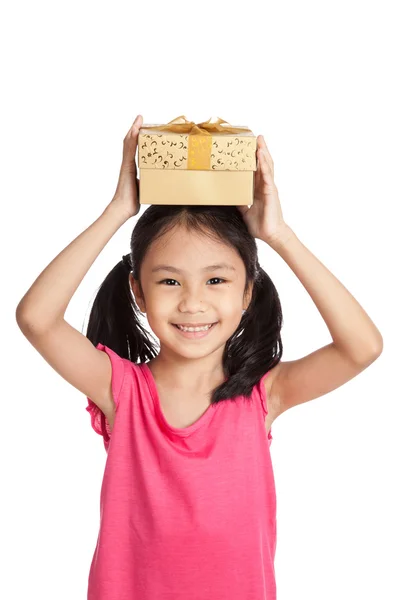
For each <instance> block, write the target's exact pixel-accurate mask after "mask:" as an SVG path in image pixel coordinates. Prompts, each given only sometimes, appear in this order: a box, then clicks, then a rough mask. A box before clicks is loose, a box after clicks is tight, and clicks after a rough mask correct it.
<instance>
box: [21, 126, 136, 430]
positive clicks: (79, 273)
mask: <svg viewBox="0 0 400 600" xmlns="http://www.w3.org/2000/svg"><path fill="white" fill-rule="evenodd" d="M140 120H141V118H140V119H136V121H135V123H134V125H132V127H131V129H130V130H129V131H128V133H127V135H126V137H125V139H124V152H123V160H122V165H121V170H120V176H119V180H118V186H117V190H116V192H115V195H114V198H113V199H112V201H111V202H110V204H109V205H108V206H107V207H106V209H105V210H104V212H103V213H102V214H101V215H100V217H99V218H98V219H96V221H95V222H94V223H92V225H90V227H88V228H87V229H86V230H85V231H84V232H83V233H81V234H80V235H79V236H78V237H77V238H76V239H75V240H73V241H72V242H71V243H70V244H69V246H67V247H66V248H65V249H64V250H63V251H62V252H60V254H58V255H57V256H56V257H55V258H54V259H53V260H52V262H51V263H50V264H49V265H48V266H47V267H46V268H45V269H44V271H43V272H42V273H41V274H40V275H39V277H38V278H37V279H36V281H35V282H34V283H33V284H32V286H31V287H30V288H29V290H28V291H27V292H26V294H25V296H24V297H23V298H22V300H21V301H20V303H19V304H18V307H17V310H16V318H17V323H18V325H19V327H20V329H21V331H22V333H23V334H24V335H25V337H26V338H27V339H28V340H29V342H30V343H31V344H32V345H33V346H34V348H35V349H36V350H37V351H38V352H39V353H40V354H41V355H42V356H43V358H44V359H45V360H46V361H47V362H48V363H49V364H50V366H51V367H53V369H54V370H55V371H57V373H59V375H61V376H62V377H63V378H64V379H65V380H66V381H68V382H69V383H70V384H71V385H73V386H74V387H75V388H77V389H78V390H79V391H81V392H82V393H83V394H85V396H87V397H89V398H90V399H91V400H92V401H93V402H94V403H95V404H97V406H98V407H99V408H100V410H102V411H103V413H104V414H105V415H106V417H107V419H108V421H109V423H112V422H113V414H114V411H115V407H116V401H117V399H116V398H115V397H113V389H112V365H111V361H110V360H109V357H108V356H107V354H106V353H105V352H102V350H101V349H98V348H95V347H94V345H93V344H92V342H91V341H90V340H89V339H88V338H87V337H86V336H85V335H83V334H82V333H80V332H79V331H78V330H77V329H75V328H74V327H72V326H71V325H70V324H69V323H67V321H65V319H64V315H65V311H66V309H67V307H68V304H69V302H70V300H71V298H72V296H73V295H74V293H75V291H76V289H77V288H78V286H79V284H80V283H81V281H82V279H83V277H84V276H85V274H86V273H87V271H88V270H89V268H90V267H91V265H92V264H93V262H94V261H95V259H96V258H97V256H98V255H99V254H100V252H101V250H102V249H103V248H104V246H105V245H106V244H107V242H108V241H109V240H110V239H111V237H112V236H113V235H114V233H115V232H116V231H117V230H118V229H119V228H120V227H121V225H123V223H125V222H126V221H127V220H128V219H129V218H130V217H132V216H134V215H136V214H137V213H138V212H139V207H140V204H139V182H138V180H137V178H136V166H135V151H136V147H137V136H138V129H139V127H135V124H136V125H137V124H138V123H140Z"/></svg>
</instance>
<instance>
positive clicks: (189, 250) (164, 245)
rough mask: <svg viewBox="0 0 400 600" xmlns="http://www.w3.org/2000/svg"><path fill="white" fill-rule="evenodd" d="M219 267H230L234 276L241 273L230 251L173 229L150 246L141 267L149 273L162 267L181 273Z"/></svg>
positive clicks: (196, 234) (195, 234)
mask: <svg viewBox="0 0 400 600" xmlns="http://www.w3.org/2000/svg"><path fill="white" fill-rule="evenodd" d="M221 263H225V264H227V265H231V266H232V267H234V269H235V270H236V273H240V271H241V270H242V271H243V272H244V264H243V261H242V259H241V257H240V256H239V254H238V253H237V251H236V250H235V249H234V248H231V247H230V246H228V245H226V244H224V243H223V242H222V241H219V240H216V239H214V238H212V237H209V236H207V235H204V234H201V233H199V232H195V231H187V230H186V229H185V228H180V227H179V228H178V227H176V228H174V229H173V230H171V231H169V232H167V233H165V234H164V235H163V236H162V237H161V238H159V239H158V240H156V241H154V242H153V243H152V244H151V246H150V248H149V250H148V252H147V253H146V256H145V259H144V261H143V267H145V268H146V269H149V270H150V271H151V270H152V269H153V268H154V267H155V266H158V265H160V264H163V265H172V266H174V267H176V268H177V269H180V270H181V271H182V272H186V271H187V272H193V271H196V270H198V271H201V270H203V269H204V267H206V266H209V265H215V264H221ZM229 273H230V274H231V275H234V274H235V271H234V270H229Z"/></svg>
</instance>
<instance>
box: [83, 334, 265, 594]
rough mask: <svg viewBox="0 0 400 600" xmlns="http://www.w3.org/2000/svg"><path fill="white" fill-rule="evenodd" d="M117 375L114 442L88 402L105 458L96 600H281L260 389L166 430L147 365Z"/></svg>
mask: <svg viewBox="0 0 400 600" xmlns="http://www.w3.org/2000/svg"><path fill="white" fill-rule="evenodd" d="M97 348H98V349H99V350H102V351H104V352H106V353H107V354H108V356H109V358H110V360H111V364H112V390H113V397H114V399H115V403H116V407H117V410H116V416H115V421H114V427H113V431H112V433H111V431H110V428H109V425H108V423H107V421H106V419H105V416H104V414H103V412H102V411H100V410H99V408H98V407H97V406H96V405H95V404H94V403H93V402H92V401H91V400H90V399H89V398H88V399H87V400H88V406H87V407H86V410H87V411H89V413H90V416H91V424H92V427H93V428H94V430H95V431H96V432H97V433H98V434H100V435H102V436H103V440H104V446H105V449H106V451H107V459H106V464H105V471H104V477H103V482H102V487H101V496H100V530H99V535H98V538H97V544H96V548H95V551H94V555H93V559H92V563H91V566H90V573H89V581H88V595H87V598H88V600H276V585H275V571H274V558H275V548H276V496H275V482H274V474H273V468H272V462H271V456H270V445H271V441H272V436H271V434H270V433H268V434H267V431H266V428H265V416H266V414H267V404H266V397H265V389H264V383H263V380H264V379H265V377H266V376H267V375H268V373H266V374H265V375H263V377H262V378H261V379H260V381H259V383H258V384H256V385H255V386H254V388H253V391H252V398H251V400H249V399H246V398H244V397H243V396H241V397H238V398H237V400H236V402H232V401H230V400H225V401H222V402H220V403H219V404H216V405H210V406H209V408H208V409H207V410H206V411H205V412H204V413H203V414H202V415H201V417H200V418H199V419H198V420H197V421H196V422H195V423H193V424H192V425H189V426H188V427H185V428H182V429H181V428H176V427H172V426H171V425H169V424H168V423H167V421H166V419H165V417H164V414H163V412H162V410H161V405H160V400H159V397H158V394H157V387H156V383H155V380H154V378H153V375H152V372H151V371H150V369H149V367H148V366H147V364H146V363H141V364H140V363H139V364H135V363H132V362H131V361H130V360H128V359H125V358H121V357H120V356H119V355H118V354H116V353H115V352H114V351H113V350H111V349H110V348H108V347H107V346H104V345H103V344H98V345H97Z"/></svg>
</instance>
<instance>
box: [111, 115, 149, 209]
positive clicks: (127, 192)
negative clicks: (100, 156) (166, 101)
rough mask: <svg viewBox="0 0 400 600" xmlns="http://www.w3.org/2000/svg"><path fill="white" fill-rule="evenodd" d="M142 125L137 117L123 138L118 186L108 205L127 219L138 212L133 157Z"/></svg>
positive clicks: (137, 180) (141, 119) (139, 117)
mask: <svg viewBox="0 0 400 600" xmlns="http://www.w3.org/2000/svg"><path fill="white" fill-rule="evenodd" d="M142 125H143V117H142V115H138V116H137V117H136V119H135V120H134V122H133V124H132V127H131V128H130V130H129V131H128V133H127V134H126V136H125V138H124V147H123V154H122V164H121V169H120V172H119V179H118V185H117V189H116V190H115V194H114V198H113V199H112V201H111V203H110V204H112V205H113V206H118V207H119V208H120V209H121V210H122V211H123V212H124V213H126V214H127V215H128V217H134V216H135V215H137V213H138V212H139V210H140V198H139V179H138V178H137V176H136V162H135V155H136V148H137V143H138V137H139V129H140V128H141V126H142Z"/></svg>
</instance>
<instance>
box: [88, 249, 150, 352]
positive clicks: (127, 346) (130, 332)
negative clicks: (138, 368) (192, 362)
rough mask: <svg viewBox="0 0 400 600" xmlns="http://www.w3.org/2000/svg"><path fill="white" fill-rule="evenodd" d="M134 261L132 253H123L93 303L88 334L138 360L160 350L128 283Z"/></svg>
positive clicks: (94, 341)
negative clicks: (144, 325) (145, 326)
mask: <svg viewBox="0 0 400 600" xmlns="http://www.w3.org/2000/svg"><path fill="white" fill-rule="evenodd" d="M131 264H132V263H131V259H130V255H129V254H127V255H125V256H123V257H122V259H121V260H120V261H119V262H118V263H117V264H116V265H115V267H114V268H113V269H111V271H110V272H109V274H108V275H107V276H106V278H105V279H104V281H103V283H102V284H101V286H100V288H99V289H98V292H97V295H96V297H95V300H94V302H93V306H92V309H91V312H90V316H89V322H88V327H87V332H86V337H87V338H88V339H89V340H90V341H91V342H92V344H93V345H94V346H97V344H98V343H99V342H101V343H102V344H104V345H105V346H108V347H109V348H111V350H114V352H116V353H117V354H118V355H119V356H121V357H122V358H127V359H129V360H131V361H132V362H134V363H138V362H146V360H150V359H151V358H154V357H155V356H156V354H157V353H156V350H155V347H154V345H153V343H152V342H151V341H150V339H149V335H151V334H149V332H147V330H146V329H145V328H144V327H143V326H142V324H141V322H140V319H139V313H140V310H139V308H138V306H137V304H136V302H135V300H134V296H133V294H132V290H131V287H130V284H129V272H130V269H131ZM152 337H153V336H152Z"/></svg>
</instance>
